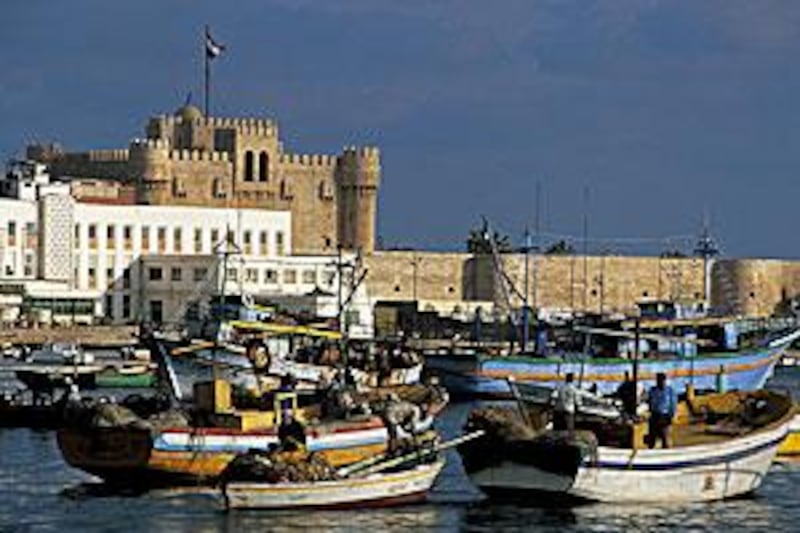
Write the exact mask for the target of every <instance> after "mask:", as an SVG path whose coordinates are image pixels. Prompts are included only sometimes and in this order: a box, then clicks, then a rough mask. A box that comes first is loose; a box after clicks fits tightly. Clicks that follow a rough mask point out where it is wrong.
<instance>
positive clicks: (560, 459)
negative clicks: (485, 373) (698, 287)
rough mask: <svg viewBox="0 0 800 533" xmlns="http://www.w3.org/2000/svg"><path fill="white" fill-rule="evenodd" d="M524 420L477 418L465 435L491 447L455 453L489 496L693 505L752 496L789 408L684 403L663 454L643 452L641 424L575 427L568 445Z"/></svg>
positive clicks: (724, 397) (720, 399)
mask: <svg viewBox="0 0 800 533" xmlns="http://www.w3.org/2000/svg"><path fill="white" fill-rule="evenodd" d="M512 386H513V384H512ZM521 412H522V413H524V414H525V418H526V420H525V421H522V422H521V421H520V420H519V419H516V422H514V420H515V419H514V418H513V417H512V418H505V419H503V420H504V422H502V423H499V422H498V420H499V419H498V418H494V419H492V418H491V417H486V416H483V415H481V414H480V413H479V412H475V413H473V417H472V419H471V423H470V424H469V425H468V427H469V429H474V428H481V429H484V430H485V431H486V433H487V435H488V437H487V438H486V439H482V440H479V441H473V442H469V443H465V444H464V445H462V446H460V447H459V451H460V452H461V455H462V458H463V460H464V461H463V462H464V466H465V469H466V471H467V473H468V474H469V476H470V479H471V480H472V481H473V482H474V483H475V484H476V485H477V486H478V487H480V488H481V489H482V490H483V491H484V492H486V493H487V494H489V495H490V496H492V495H497V494H503V495H508V494H509V493H510V494H512V495H517V494H520V493H528V492H534V493H539V494H544V495H550V496H556V497H558V498H560V499H562V500H563V499H569V498H572V499H576V500H580V501H587V500H588V501H601V502H693V501H708V500H718V499H723V498H731V497H735V496H740V495H743V494H747V493H750V492H752V491H754V490H756V489H757V488H758V487H759V486H760V485H761V483H762V481H763V479H764V476H765V475H766V474H767V471H768V469H769V467H770V465H771V463H772V461H773V459H774V457H775V454H776V452H777V450H778V447H779V446H780V444H781V442H782V441H783V440H784V439H785V438H786V435H787V433H788V432H789V427H790V424H791V421H792V419H793V417H794V405H793V403H792V401H791V399H790V398H789V397H788V396H786V395H783V394H779V393H775V392H769V391H754V392H739V393H734V392H731V393H722V394H709V395H705V396H701V397H697V398H692V399H689V400H687V401H686V402H683V403H681V404H680V405H679V409H678V414H677V416H676V420H675V423H674V424H673V426H672V427H671V430H670V439H671V442H672V447H670V448H666V449H664V448H661V449H649V448H646V447H645V446H644V445H643V440H644V439H643V435H644V433H645V431H646V429H645V427H646V422H638V423H630V422H626V421H624V420H623V419H619V420H618V421H616V422H611V421H608V420H607V419H601V420H598V419H592V418H582V419H581V418H579V419H578V420H577V422H576V431H575V432H574V433H573V434H572V435H570V434H569V433H567V432H553V431H548V430H544V429H543V428H544V426H543V425H542V421H543V419H544V418H546V416H545V417H544V418H542V415H543V412H542V411H541V410H535V409H534V410H533V412H532V411H531V410H530V409H529V408H528V407H527V406H525V408H524V410H523V411H521ZM508 420H511V422H510V425H508V424H507V421H508ZM509 428H512V429H510V430H509Z"/></svg>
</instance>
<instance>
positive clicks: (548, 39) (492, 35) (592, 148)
mask: <svg viewBox="0 0 800 533" xmlns="http://www.w3.org/2000/svg"><path fill="white" fill-rule="evenodd" d="M2 13H3V15H2V17H0V72H2V74H0V157H2V158H3V159H4V160H5V159H8V158H10V157H14V156H19V155H20V154H21V153H22V152H23V150H24V146H25V145H26V144H27V143H29V142H32V141H58V142H61V143H62V144H63V145H64V146H65V147H66V148H67V149H73V150H83V149H89V148H113V147H123V146H127V144H128V142H129V141H130V139H132V138H134V137H140V136H143V128H144V124H145V122H146V119H147V118H148V117H150V116H151V115H155V114H159V113H166V112H172V111H173V110H175V109H176V108H177V107H179V106H180V105H181V104H182V103H183V102H184V101H185V100H186V98H187V95H188V94H189V93H191V95H192V99H193V101H194V102H196V103H197V104H201V103H202V80H203V77H202V75H203V60H202V49H201V46H202V31H203V26H204V25H205V24H210V25H211V27H212V32H213V34H214V36H215V38H216V39H217V40H218V41H220V42H222V43H224V44H225V45H226V52H225V54H224V55H223V56H222V57H220V58H219V59H217V60H215V62H214V65H213V81H212V83H213V87H214V89H213V94H212V111H213V113H212V114H214V115H218V116H264V117H271V118H274V119H276V120H277V121H278V122H279V124H280V128H281V135H282V137H283V138H284V143H285V145H286V147H287V149H288V150H291V151H296V152H301V153H319V152H321V153H338V152H339V151H340V150H341V149H342V147H343V146H345V145H350V144H359V145H361V144H375V145H378V146H379V147H380V148H381V154H382V163H383V181H382V184H381V189H380V199H379V217H378V218H379V220H378V234H379V236H380V240H381V242H382V243H383V245H384V246H385V247H403V246H406V247H418V248H426V249H442V250H445V249H446V250H458V249H463V248H464V242H465V238H466V235H467V234H468V232H469V230H470V229H471V228H475V227H477V226H478V225H479V224H480V217H481V216H482V215H483V216H486V217H487V218H488V219H489V220H490V222H491V223H492V225H493V226H494V227H495V228H496V229H498V231H500V232H501V233H504V234H508V235H509V236H510V237H511V239H512V240H513V241H514V242H517V243H519V244H521V243H522V235H523V232H524V228H525V226H526V225H528V226H529V227H531V228H535V227H536V226H537V224H536V220H537V219H538V220H539V224H538V227H539V231H540V233H541V234H543V235H545V237H544V238H545V239H549V240H554V239H557V238H559V237H560V236H566V237H569V238H571V239H572V240H573V242H576V247H577V248H578V249H581V248H582V246H583V244H582V243H581V241H580V239H581V236H582V235H583V233H584V228H586V231H587V235H588V236H589V243H590V244H589V245H588V247H589V248H590V249H591V250H592V251H595V252H603V253H630V252H635V251H637V250H639V251H647V252H653V253H657V252H658V251H659V250H663V249H667V248H670V249H671V248H679V247H683V248H682V249H683V250H684V251H688V250H689V249H690V247H691V246H690V244H691V238H692V237H691V236H693V235H697V234H698V233H699V232H700V230H701V227H702V224H703V220H704V218H705V219H707V220H709V221H710V228H711V231H712V233H713V235H714V236H715V238H716V239H717V241H718V243H719V245H720V248H721V250H722V252H723V254H724V255H725V256H730V257H786V258H800V247H798V239H797V238H796V236H795V235H796V231H797V230H796V228H797V227H798V224H800V222H798V219H800V211H799V210H798V198H800V180H798V179H797V177H796V175H797V172H798V170H799V169H800V150H798V149H797V148H798V142H799V141H800V100H799V99H798V95H800V69H798V68H797V66H798V63H797V58H798V57H800V2H797V1H795V0H786V1H777V0H759V1H758V2H753V1H749V0H684V1H681V0H669V1H661V0H607V1H599V0H519V1H514V0H498V1H495V2H487V1H485V0H458V1H456V0H436V1H426V0H401V1H389V0H346V1H339V0H324V1H319V0H314V1H311V0H237V1H236V2H220V1H214V2H211V1H199V0H182V1H178V0H138V1H135V2H108V1H107V0H73V1H71V2H54V1H45V0H11V1H9V2H4V3H3V8H2ZM537 184H538V190H539V191H540V193H539V195H538V198H539V201H538V202H537V201H536V198H537V194H536V190H537ZM537 205H538V206H539V209H538V210H537V207H536V206H537ZM537 212H538V217H537ZM576 239H577V241H576ZM687 246H688V248H687ZM645 248H646V250H644V249H645Z"/></svg>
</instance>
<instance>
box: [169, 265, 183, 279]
mask: <svg viewBox="0 0 800 533" xmlns="http://www.w3.org/2000/svg"><path fill="white" fill-rule="evenodd" d="M182 274H183V272H182V271H181V268H180V267H172V268H171V269H170V271H169V279H170V280H172V281H180V280H181V277H182Z"/></svg>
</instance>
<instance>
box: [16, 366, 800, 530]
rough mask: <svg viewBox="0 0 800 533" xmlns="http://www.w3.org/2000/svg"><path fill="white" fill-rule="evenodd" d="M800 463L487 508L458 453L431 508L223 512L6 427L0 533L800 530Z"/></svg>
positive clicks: (446, 422)
mask: <svg viewBox="0 0 800 533" xmlns="http://www.w3.org/2000/svg"><path fill="white" fill-rule="evenodd" d="M771 386H774V387H778V388H784V389H791V390H793V391H794V393H795V396H796V397H797V396H798V395H797V392H798V391H800V368H793V369H779V370H778V372H777V374H776V376H775V378H774V379H773V380H772V381H771ZM471 407H472V406H471V405H469V404H457V405H453V406H451V407H450V408H449V409H448V410H447V412H446V413H445V414H444V416H443V417H442V418H441V420H440V429H441V430H442V431H443V432H444V434H445V435H446V436H452V435H455V434H457V433H458V432H459V429H460V427H461V425H462V424H463V421H464V419H465V417H466V415H467V413H468V412H469V409H470V408H471ZM798 503H800V462H798V463H795V464H788V465H787V464H776V465H774V466H773V467H772V470H771V472H770V474H769V476H767V478H766V480H765V482H764V484H763V485H762V486H761V488H760V489H759V491H758V492H757V493H756V494H755V495H753V496H751V497H748V498H743V499H738V500H732V501H726V502H718V503H711V504H694V505H684V506H646V505H636V506H620V505H605V504H591V505H583V506H578V507H572V508H548V507H542V506H537V505H536V502H535V501H531V502H529V504H525V505H520V504H516V505H504V504H501V503H495V502H489V501H486V500H484V499H483V498H482V496H481V494H480V492H478V491H477V490H476V489H474V488H473V487H471V486H470V484H469V480H468V479H467V478H466V476H465V475H464V473H463V470H462V469H461V464H460V461H459V459H458V455H457V454H456V453H454V452H453V453H450V455H449V456H448V465H447V467H446V469H445V471H444V472H443V474H442V476H440V478H439V480H438V482H437V484H436V486H435V488H434V491H433V493H432V494H431V497H430V502H429V503H427V504H423V505H416V506H407V507H399V508H390V509H379V510H363V511H325V512H308V511H305V512H280V513H275V512H268V513H267V512H233V513H225V512H223V511H222V510H221V508H220V506H219V501H218V500H217V499H216V493H215V492H214V491H211V490H207V491H204V492H198V491H196V490H187V489H181V490H158V491H151V492H148V493H145V494H119V493H116V494H115V493H110V492H109V491H108V490H107V489H106V488H105V486H104V485H103V484H102V483H100V482H98V480H97V479H95V478H93V477H92V476H89V475H87V474H84V473H82V472H80V471H77V470H74V469H72V468H70V467H68V466H67V465H66V464H65V463H64V462H63V461H62V460H61V456H60V454H59V451H58V447H57V445H56V442H55V438H54V435H53V433H50V432H35V431H29V430H25V429H15V430H3V429H0V530H2V531H6V530H7V531H59V532H64V531H89V530H91V531H121V530H124V531H170V532H181V531H192V532H203V531H292V530H297V529H312V528H313V529H317V530H320V531H321V530H325V531H358V530H372V531H374V532H376V533H377V532H378V531H408V530H433V531H458V530H464V531H496V530H503V531H514V530H533V529H535V530H545V531H546V530H553V531H564V530H570V531H621V530H647V531H666V530H674V529H682V530H694V531H725V530H727V531H742V530H766V529H768V528H769V530H770V531H800V505H798Z"/></svg>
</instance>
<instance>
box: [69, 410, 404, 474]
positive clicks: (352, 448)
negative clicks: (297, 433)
mask: <svg viewBox="0 0 800 533" xmlns="http://www.w3.org/2000/svg"><path fill="white" fill-rule="evenodd" d="M57 438H58V444H59V448H60V449H61V453H62V455H63V456H64V459H65V460H66V461H67V463H68V464H70V465H71V466H73V467H75V468H79V469H81V470H84V471H86V472H88V473H90V474H93V475H96V476H98V477H101V478H102V479H104V480H106V481H108V482H111V483H114V482H124V483H136V484H145V485H183V484H198V483H213V482H215V481H216V479H217V477H218V476H219V474H220V473H221V472H222V471H223V470H224V468H225V467H226V466H227V465H228V463H229V462H230V461H231V460H233V458H234V457H235V456H236V455H237V454H239V453H244V452H246V451H248V450H252V449H258V450H267V449H268V448H269V447H270V446H271V445H276V444H277V443H278V437H277V434H276V432H275V431H271V430H268V431H250V432H246V431H238V430H232V429H224V428H214V429H211V428H194V429H192V428H179V429H168V430H163V431H158V432H156V433H155V435H151V433H150V431H149V430H147V429H137V428H129V427H124V428H95V429H92V430H90V431H87V430H79V429H73V428H62V429H60V430H59V431H58V433H57ZM387 441H388V434H387V432H386V429H385V427H384V426H383V425H382V423H381V422H380V421H379V420H374V421H369V422H365V423H361V424H356V423H353V424H349V425H343V426H341V427H339V428H337V429H335V430H331V431H324V432H323V431H314V432H312V433H310V434H309V436H308V441H307V445H308V450H309V451H312V452H319V453H320V454H321V455H322V456H323V457H324V458H325V459H326V460H327V461H328V462H330V463H331V464H333V465H334V466H340V465H343V464H348V463H352V462H356V461H359V460H362V459H365V458H366V457H369V456H372V455H375V454H377V453H382V452H383V451H385V450H386V445H387Z"/></svg>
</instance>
